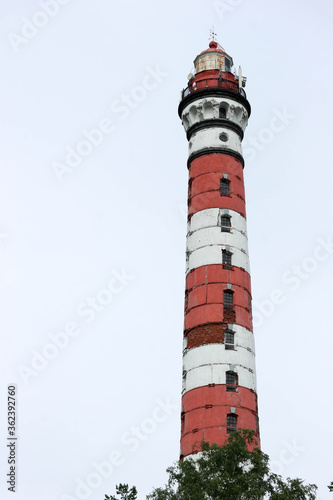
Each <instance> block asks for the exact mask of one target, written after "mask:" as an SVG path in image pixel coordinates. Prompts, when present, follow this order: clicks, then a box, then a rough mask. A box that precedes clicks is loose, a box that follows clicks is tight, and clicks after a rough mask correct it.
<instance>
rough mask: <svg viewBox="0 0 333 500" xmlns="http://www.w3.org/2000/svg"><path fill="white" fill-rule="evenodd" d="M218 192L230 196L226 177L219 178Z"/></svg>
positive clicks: (228, 182)
mask: <svg viewBox="0 0 333 500" xmlns="http://www.w3.org/2000/svg"><path fill="white" fill-rule="evenodd" d="M220 194H221V196H230V181H229V180H228V179H221V181H220Z"/></svg>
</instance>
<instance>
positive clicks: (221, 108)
mask: <svg viewBox="0 0 333 500" xmlns="http://www.w3.org/2000/svg"><path fill="white" fill-rule="evenodd" d="M219 111H220V113H219V117H220V118H226V116H227V111H226V109H225V108H224V107H223V106H220V110H219Z"/></svg>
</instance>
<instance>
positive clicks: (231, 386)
mask: <svg viewBox="0 0 333 500" xmlns="http://www.w3.org/2000/svg"><path fill="white" fill-rule="evenodd" d="M237 383H238V377H237V373H235V372H231V371H230V372H226V385H227V391H228V392H230V391H232V392H235V391H236V387H237Z"/></svg>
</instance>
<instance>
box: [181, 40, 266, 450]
mask: <svg viewBox="0 0 333 500" xmlns="http://www.w3.org/2000/svg"><path fill="white" fill-rule="evenodd" d="M194 68H195V69H194V73H193V74H190V75H189V77H188V78H189V80H188V85H187V87H186V88H185V89H184V90H183V91H182V92H181V101H180V104H179V108H178V113H179V116H180V118H181V120H182V124H183V126H184V129H185V133H186V137H187V140H188V143H189V147H188V160H187V167H188V171H189V181H188V231H187V237H186V243H187V244H186V290H185V313H184V314H185V320H184V344H183V386H182V410H181V451H180V457H181V459H182V458H184V457H187V456H189V455H193V454H195V453H197V452H199V451H200V450H201V448H200V443H201V441H202V440H205V441H208V442H209V443H210V444H212V443H217V444H219V445H222V444H224V443H225V441H226V440H227V438H228V435H229V434H230V433H231V432H233V431H235V430H237V429H252V430H253V431H254V436H255V438H256V441H257V445H258V446H259V445H260V441H259V421H258V405H257V392H256V373H255V349H254V337H253V327H252V306H251V274H250V265H249V252H248V237H247V228H246V208H245V189H244V178H243V169H244V158H243V155H242V140H243V136H244V132H245V128H246V126H247V123H248V118H249V116H250V114H251V106H250V103H249V101H248V100H247V97H246V93H245V91H244V86H245V82H246V79H245V78H244V77H243V76H242V73H241V69H240V68H239V70H238V72H235V71H233V60H232V57H231V56H230V55H228V54H227V53H226V51H225V50H224V49H223V47H221V45H219V44H218V43H217V42H216V41H215V40H214V39H213V40H212V41H211V42H210V43H209V48H208V49H206V50H204V51H203V52H201V53H200V54H199V55H198V56H197V57H196V58H195V60H194Z"/></svg>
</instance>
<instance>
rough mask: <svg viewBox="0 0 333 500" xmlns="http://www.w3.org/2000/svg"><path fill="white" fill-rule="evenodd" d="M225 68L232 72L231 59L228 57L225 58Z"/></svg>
mask: <svg viewBox="0 0 333 500" xmlns="http://www.w3.org/2000/svg"><path fill="white" fill-rule="evenodd" d="M225 70H226V71H228V72H229V73H230V71H231V61H230V59H228V58H227V57H226V58H225Z"/></svg>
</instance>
